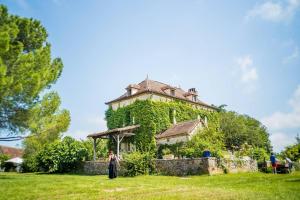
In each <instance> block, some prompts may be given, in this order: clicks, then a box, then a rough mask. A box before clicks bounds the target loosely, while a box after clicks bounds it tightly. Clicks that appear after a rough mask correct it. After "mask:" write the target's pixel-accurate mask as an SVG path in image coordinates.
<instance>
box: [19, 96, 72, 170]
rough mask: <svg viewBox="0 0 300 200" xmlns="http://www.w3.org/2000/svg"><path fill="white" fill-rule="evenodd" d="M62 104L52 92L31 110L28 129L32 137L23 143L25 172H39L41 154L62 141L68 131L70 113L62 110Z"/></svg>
mask: <svg viewBox="0 0 300 200" xmlns="http://www.w3.org/2000/svg"><path fill="white" fill-rule="evenodd" d="M60 103H61V102H60V99H59V96H58V94H57V93H55V92H51V93H48V94H46V95H45V96H44V97H43V99H42V101H41V102H39V103H37V104H36V105H35V106H34V107H33V108H32V109H31V110H30V115H31V118H30V120H29V121H28V129H29V130H30V132H31V135H30V137H28V138H26V139H25V140H24V141H23V146H24V156H23V157H24V158H25V163H24V168H25V170H27V171H38V163H37V156H38V154H39V152H40V151H41V150H42V149H43V148H44V147H45V146H46V145H48V144H50V143H52V142H54V141H56V140H58V139H60V138H61V136H62V133H63V132H65V131H66V130H67V129H68V126H69V124H70V113H69V111H67V110H60V109H59V107H60Z"/></svg>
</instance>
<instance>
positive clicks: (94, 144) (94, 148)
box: [93, 138, 97, 161]
mask: <svg viewBox="0 0 300 200" xmlns="http://www.w3.org/2000/svg"><path fill="white" fill-rule="evenodd" d="M93 140H94V143H93V150H94V161H96V140H97V138H93Z"/></svg>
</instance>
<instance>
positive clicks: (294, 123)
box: [262, 85, 300, 130]
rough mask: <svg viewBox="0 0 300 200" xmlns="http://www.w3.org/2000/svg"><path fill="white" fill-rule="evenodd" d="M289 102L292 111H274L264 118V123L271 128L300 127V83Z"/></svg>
mask: <svg viewBox="0 0 300 200" xmlns="http://www.w3.org/2000/svg"><path fill="white" fill-rule="evenodd" d="M288 103H289V105H290V106H291V107H292V110H291V112H280V111H277V112H274V113H273V114H272V115H270V116H268V117H265V118H263V119H262V122H263V124H264V125H266V126H267V127H268V128H269V129H270V130H281V129H285V128H300V85H298V87H297V89H296V90H295V92H294V94H293V96H292V98H291V99H290V100H289V102H288Z"/></svg>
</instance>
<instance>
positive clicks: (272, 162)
mask: <svg viewBox="0 0 300 200" xmlns="http://www.w3.org/2000/svg"><path fill="white" fill-rule="evenodd" d="M270 161H271V164H272V169H273V174H277V170H276V167H277V163H276V157H275V155H274V153H271V156H270Z"/></svg>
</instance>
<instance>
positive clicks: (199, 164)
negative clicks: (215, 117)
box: [83, 157, 257, 176]
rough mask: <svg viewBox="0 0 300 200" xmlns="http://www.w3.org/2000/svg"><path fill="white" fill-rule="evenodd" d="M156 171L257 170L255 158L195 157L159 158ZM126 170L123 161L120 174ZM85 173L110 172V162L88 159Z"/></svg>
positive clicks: (187, 173) (160, 172)
mask: <svg viewBox="0 0 300 200" xmlns="http://www.w3.org/2000/svg"><path fill="white" fill-rule="evenodd" d="M155 163H156V171H157V173H158V174H162V175H171V176H186V175H200V174H209V175H214V174H222V173H224V171H226V172H228V173H237V172H254V171H257V163H256V161H255V160H240V159H238V160H237V159H235V160H233V159H232V160H230V159H227V160H225V159H224V160H219V159H217V158H214V157H210V158H195V159H173V160H165V159H157V160H155ZM125 171H126V169H125V167H124V163H123V162H122V161H121V162H120V166H119V167H118V174H119V175H123V174H124V172H125ZM83 172H84V173H85V174H102V175H105V174H108V162H106V161H87V162H85V163H84V165H83Z"/></svg>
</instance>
